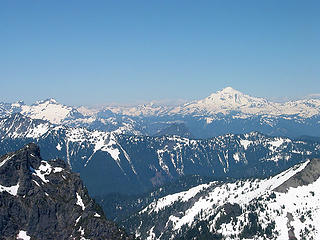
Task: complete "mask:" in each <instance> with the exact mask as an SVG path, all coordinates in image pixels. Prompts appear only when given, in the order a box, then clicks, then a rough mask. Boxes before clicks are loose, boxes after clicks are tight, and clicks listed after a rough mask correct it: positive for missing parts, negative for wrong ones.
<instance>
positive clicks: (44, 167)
mask: <svg viewBox="0 0 320 240" xmlns="http://www.w3.org/2000/svg"><path fill="white" fill-rule="evenodd" d="M51 171H52V167H51V165H50V164H49V163H48V162H46V161H41V165H40V166H39V168H38V169H35V170H34V172H35V173H33V174H34V175H36V176H38V177H39V178H40V179H41V180H42V181H43V182H44V183H48V182H49V180H47V179H46V177H45V176H47V175H49V174H50V173H51Z"/></svg>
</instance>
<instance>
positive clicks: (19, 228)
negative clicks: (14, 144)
mask: <svg viewBox="0 0 320 240" xmlns="http://www.w3.org/2000/svg"><path fill="white" fill-rule="evenodd" d="M0 236H1V239H129V238H128V236H127V235H126V233H125V232H123V231H122V230H120V229H119V228H118V227H117V226H116V225H115V224H114V223H112V222H110V221H107V220H106V219H105V217H104V214H103V212H102V210H101V209H100V207H99V206H98V205H96V204H95V202H94V201H93V200H92V199H91V198H90V197H89V195H88V193H87V190H86V189H85V188H84V186H83V184H82V182H81V180H80V178H79V176H78V175H77V174H75V173H71V171H70V169H69V168H68V166H67V165H66V164H65V163H64V162H63V161H62V160H58V159H56V160H50V161H44V160H42V159H41V157H40V151H39V148H38V147H37V146H36V145H35V144H28V145H26V146H25V147H24V148H22V149H20V150H18V151H16V152H12V153H8V154H6V155H4V156H2V157H1V158H0Z"/></svg>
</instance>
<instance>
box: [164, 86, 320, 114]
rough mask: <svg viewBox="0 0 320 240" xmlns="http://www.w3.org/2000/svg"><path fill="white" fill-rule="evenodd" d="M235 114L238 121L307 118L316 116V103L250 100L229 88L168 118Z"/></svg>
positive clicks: (318, 103) (319, 110)
mask: <svg viewBox="0 0 320 240" xmlns="http://www.w3.org/2000/svg"><path fill="white" fill-rule="evenodd" d="M233 112H234V113H237V115H238V117H241V118H248V117H249V116H252V115H268V116H283V115H289V116H290V115H291V116H292V117H293V116H299V117H302V118H310V117H313V116H315V115H319V114H320V100H319V99H308V100H298V101H289V102H285V103H276V102H271V101H268V100H266V99H264V98H257V97H251V96H249V95H246V94H244V93H242V92H239V91H237V90H235V89H233V88H231V87H227V88H224V89H223V90H221V91H218V92H216V93H213V94H211V95H210V96H209V97H207V98H205V99H202V100H199V101H194V102H190V103H187V104H184V105H182V106H178V107H176V108H174V109H173V110H171V111H170V114H182V115H190V114H191V115H193V114H197V115H204V116H214V115H216V114H218V113H221V114H224V115H227V114H230V113H233Z"/></svg>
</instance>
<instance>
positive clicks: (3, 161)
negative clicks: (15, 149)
mask: <svg viewBox="0 0 320 240" xmlns="http://www.w3.org/2000/svg"><path fill="white" fill-rule="evenodd" d="M12 157H13V155H12V156H8V157H6V158H5V159H4V160H2V162H0V167H2V166H3V165H4V164H5V163H6V162H7V161H8V160H10V159H11V158H12Z"/></svg>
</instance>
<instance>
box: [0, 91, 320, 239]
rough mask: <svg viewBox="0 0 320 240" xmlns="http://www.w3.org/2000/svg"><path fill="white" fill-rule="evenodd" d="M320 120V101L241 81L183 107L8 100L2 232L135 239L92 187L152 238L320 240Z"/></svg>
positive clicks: (1, 108)
mask: <svg viewBox="0 0 320 240" xmlns="http://www.w3.org/2000/svg"><path fill="white" fill-rule="evenodd" d="M319 125H320V100H319V99H304V100H298V101H289V102H284V103H276V102H271V101H268V100H266V99H263V98H257V97H251V96H248V95H246V94H243V93H241V92H239V91H237V90H234V89H232V88H231V87H227V88H225V89H223V90H221V91H218V92H217V93H213V94H211V95H210V96H209V97H207V98H205V99H202V100H196V101H192V102H189V103H185V104H181V105H178V106H161V105H156V104H153V103H151V104H145V105H138V106H131V107H128V106H125V107H123V106H106V107H102V108H88V107H84V106H81V107H72V106H66V105H63V104H60V103H58V102H57V101H56V100H54V99H47V100H44V101H39V102H36V103H35V104H32V105H26V104H24V103H23V102H21V101H20V102H17V103H0V155H4V156H3V157H1V158H0V173H2V174H0V206H4V207H3V208H0V209H1V211H0V215H1V223H0V233H1V235H2V236H4V238H5V239H12V236H15V237H14V239H16V238H22V239H30V238H32V239H33V238H35V239H50V238H51V239H52V238H53V239H56V238H63V239H66V238H76V239H88V238H90V239H99V237H100V238H101V237H102V238H103V239H128V238H131V237H130V236H128V235H127V234H126V233H125V232H124V231H123V230H122V229H119V228H118V227H117V226H116V225H115V224H114V223H112V222H111V221H108V220H106V219H105V217H104V214H103V211H102V209H101V208H99V206H98V205H97V204H96V203H95V201H94V200H92V199H91V198H90V197H89V195H88V193H89V194H90V195H91V196H94V197H95V199H96V200H97V202H98V203H99V204H101V206H102V208H103V210H104V211H105V213H106V215H107V216H108V218H109V219H113V220H116V221H117V222H118V224H121V225H123V226H124V227H125V228H126V229H128V230H129V231H130V232H131V233H132V234H133V235H135V236H136V237H138V238H141V239H287V238H289V239H317V238H319V229H320V226H319V225H317V224H318V222H319V221H317V220H316V219H317V216H318V214H319V213H318V209H319V206H318V205H317V203H318V202H319V194H318V192H317V188H318V187H319V186H318V185H319V181H318V177H319V176H320V174H319V172H320V171H319V169H320V167H319V166H320V164H319V162H320V160H319V159H320V127H319ZM30 142H32V143H31V144H30ZM34 143H35V144H37V146H36V145H35V144H34ZM38 146H39V147H40V149H41V156H42V157H43V159H53V160H48V161H44V160H43V159H42V158H41V156H40V150H39V148H38ZM19 149H20V150H19ZM8 152H9V153H8ZM79 176H80V178H81V180H82V181H83V183H84V185H83V184H82V182H81V180H80V178H79ZM87 191H88V192H87ZM288 199H290V200H288ZM309 201H310V202H309ZM30 204H31V205H30ZM38 205H39V206H40V207H38V208H37V207H36V206H38ZM31 206H33V207H31ZM52 206H54V207H52ZM17 209H19V211H17ZM60 210H62V213H61V212H60ZM36 212H37V213H38V214H36ZM64 214H67V215H68V216H65V215H64ZM21 219H23V220H21ZM49 223H50V227H49V225H48V224H49ZM46 224H47V225H46ZM65 224H66V225H67V226H68V227H66V228H65V229H64V228H63V227H62V226H63V225H65ZM51 226H54V229H55V232H54V233H52V229H50V228H51ZM52 234H53V235H52ZM51 236H53V237H51Z"/></svg>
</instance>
